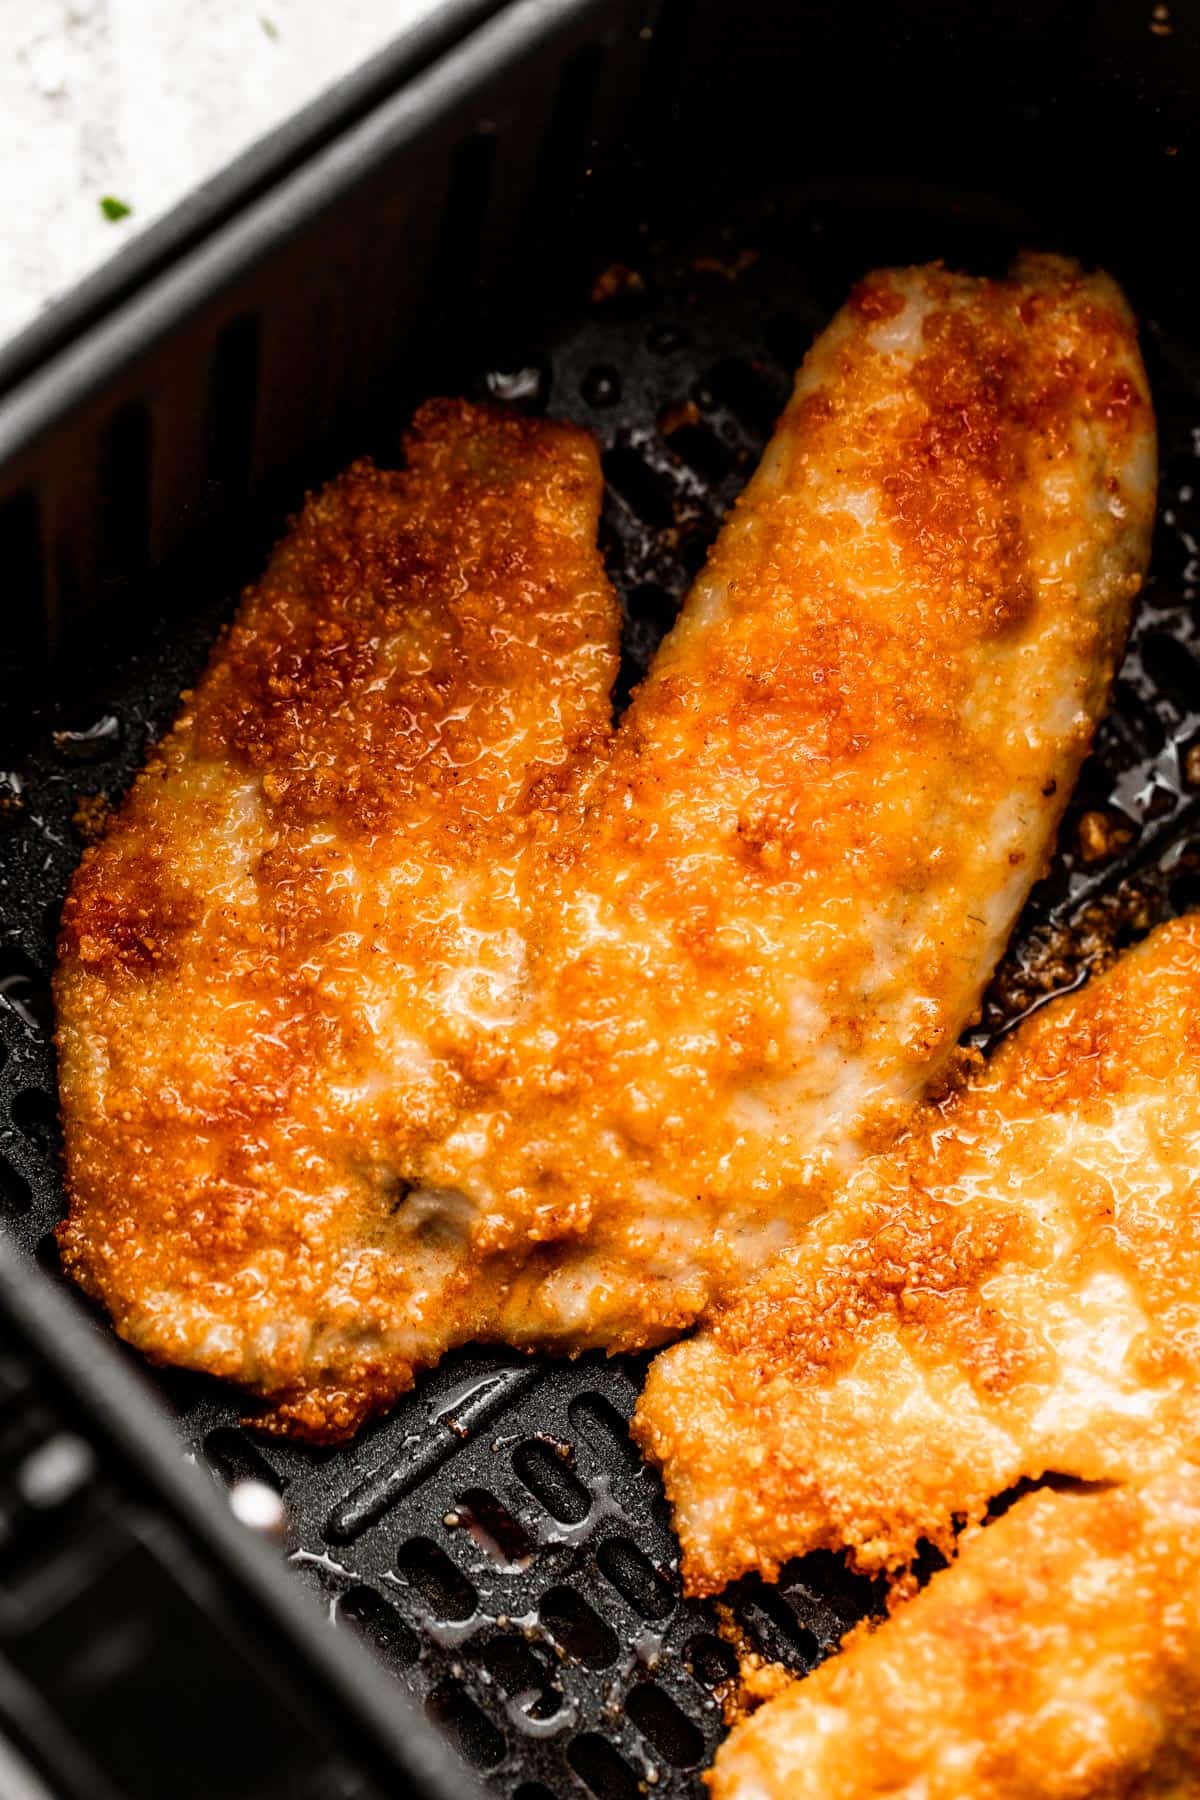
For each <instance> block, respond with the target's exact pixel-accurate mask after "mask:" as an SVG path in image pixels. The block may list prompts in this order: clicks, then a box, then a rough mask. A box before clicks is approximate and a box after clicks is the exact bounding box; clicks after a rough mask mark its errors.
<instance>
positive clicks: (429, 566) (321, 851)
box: [57, 401, 617, 1435]
mask: <svg viewBox="0 0 1200 1800" xmlns="http://www.w3.org/2000/svg"><path fill="white" fill-rule="evenodd" d="M599 499H600V473H599V465H598V459H597V456H596V452H595V448H594V445H593V444H592V443H591V441H590V440H589V439H588V438H587V437H585V436H584V434H583V433H581V432H578V431H575V430H573V429H571V428H569V427H566V426H558V425H552V424H547V423H544V422H534V421H527V420H524V419H520V418H517V417H512V416H503V415H500V414H497V413H490V412H484V411H480V410H479V409H476V408H472V407H469V406H466V405H465V404H463V403H461V402H456V401H435V402H432V403H430V404H429V405H427V406H425V407H423V408H422V409H421V412H420V413H419V415H418V417H417V420H416V422H415V425H414V428H413V431H412V433H411V434H410V436H409V439H408V443H407V465H406V467H405V468H404V470H403V471H401V472H399V473H392V472H387V471H383V470H378V469H375V468H373V467H372V466H371V465H370V464H369V463H359V464H356V465H355V466H354V467H353V468H352V469H350V470H348V471H347V473H346V474H345V475H343V476H341V477H340V478H339V479H338V480H337V481H335V482H334V483H332V484H331V485H330V486H329V487H328V488H326V489H325V490H324V492H323V493H321V494H320V495H318V496H317V497H315V498H314V499H312V500H310V502H309V503H308V505H307V507H306V508H305V510H304V512H303V513H302V514H301V516H300V517H299V519H298V520H297V521H296V522H295V524H294V525H293V528H292V530H291V532H290V534H289V536H288V537H287V538H286V539H285V540H284V542H283V544H281V546H280V548H279V550H278V551H277V553H276V555H275V557H274V559H273V561H272V563H271V566H270V568H269V570H268V572H267V574H266V576H265V577H264V578H263V580H262V581H261V582H260V583H259V584H258V585H257V586H256V587H254V588H252V589H251V590H250V592H249V593H248V594H247V596H246V598H245V601H244V603H243V606H242V609H241V611H240V612H239V615H238V617H237V620H236V621H235V623H234V625H233V626H232V628H231V629H230V631H229V632H228V633H227V635H226V636H225V637H224V639H223V640H222V642H221V643H220V644H219V645H218V647H217V649H216V651H215V652H214V655H213V658H212V661H211V663H210V665H209V668H208V670H207V673H206V674H205V676H204V678H203V680H202V681H201V683H200V685H199V688H198V689H197V691H196V693H195V695H194V696H191V697H188V698H187V704H186V709H185V711H184V713H183V715H182V717H181V718H180V720H179V721H178V723H177V724H176V726H175V727H174V729H173V731H172V732H171V733H170V734H169V736H168V737H167V738H166V739H165V740H164V742H163V743H162V745H160V747H159V749H158V750H157V751H156V752H155V754H154V755H153V757H152V758H151V761H150V763H149V765H148V767H147V768H146V769H145V771H144V772H143V774H142V775H141V776H140V777H139V779H138V781H137V783H136V785H135V787H134V789H133V791H132V793H131V794H130V796H129V798H128V799H127V801H126V803H125V805H124V806H123V808H122V809H121V811H120V813H119V814H118V815H117V817H116V819H115V821H114V822H113V824H112V826H111V828H110V830H109V832H108V834H107V836H106V837H105V839H104V841H103V842H102V843H101V844H100V845H99V846H97V847H96V848H94V849H92V850H89V851H88V852H86V853H85V855H84V858H83V861H82V863H81V865H80V868H79V871H78V873H77V875H76V878H75V881H74V883H73V885H72V889H71V893H70V895H69V897H68V900H67V903H66V907H65V910H64V915H63V930H62V941H61V950H60V957H61V960H60V967H59V973H58V980H57V999H58V1009H59V1021H60V1039H59V1042H60V1050H61V1065H62V1096H63V1108H64V1116H65V1123H66V1139H67V1144H66V1147H67V1170H68V1179H69V1184H70V1189H71V1195H72V1214H71V1218H70V1220H69V1221H68V1222H67V1224H66V1225H65V1226H64V1227H63V1229H62V1233H61V1242H62V1248H63V1255H64V1260H65V1261H66V1264H67V1266H68V1268H69V1269H70V1270H71V1271H72V1273H74V1274H75V1275H76V1276H77V1277H78V1278H79V1279H80V1280H81V1281H82V1282H83V1283H84V1285H85V1286H86V1287H87V1288H88V1289H89V1291H90V1292H92V1293H93V1294H95V1295H97V1296H99V1297H100V1298H102V1299H104V1300H105V1302H106V1303H107V1304H108V1305H109V1306H110V1308H111V1309H112V1311H113V1313H114V1317H115V1319H116V1321H117V1324H118V1326H119V1328H120V1329H121V1330H122V1331H123V1332H124V1333H125V1334H126V1335H127V1336H129V1337H131V1338H132V1339H133V1341H134V1342H136V1343H139V1344H140V1345H141V1346H142V1347H143V1348H145V1349H146V1350H147V1351H149V1352H150V1353H151V1354H152V1355H154V1356H157V1357H161V1358H165V1359H168V1360H179V1361H184V1362H187V1363H190V1364H192V1365H193V1366H199V1367H203V1368H208V1369H211V1370H214V1371H216V1372H217V1373H221V1374H228V1375H233V1376H236V1377H238V1378H240V1379H242V1380H245V1381H248V1382H250V1383H252V1384H253V1385H255V1386H258V1387H260V1388H262V1389H264V1390H266V1391H268V1392H275V1393H280V1392H282V1393H285V1394H286V1393H287V1391H288V1390H289V1389H291V1388H293V1387H295V1386H297V1385H299V1386H301V1387H302V1388H303V1389H304V1390H305V1392H304V1394H303V1396H302V1397H301V1398H300V1399H299V1401H298V1404H297V1409H296V1413H295V1417H296V1419H297V1421H298V1423H300V1424H302V1425H303V1427H304V1428H305V1429H307V1430H308V1431H309V1432H310V1433H311V1434H313V1435H343V1434H344V1432H345V1431H346V1430H347V1429H350V1428H352V1427H353V1425H354V1424H355V1423H356V1422H357V1421H358V1420H359V1419H361V1417H362V1416H363V1413H364V1411H366V1410H368V1409H369V1407H370V1404H371V1395H372V1392H373V1391H374V1388H373V1384H374V1383H375V1382H376V1381H377V1380H378V1361H379V1358H378V1352H377V1350H376V1349H375V1348H373V1346H372V1343H371V1337H372V1330H373V1329H375V1330H377V1329H378V1327H379V1325H380V1324H381V1323H386V1322H387V1320H388V1318H389V1309H390V1310H391V1311H393V1312H395V1311H398V1312H399V1313H400V1315H401V1318H402V1317H403V1314H404V1312H405V1310H406V1309H409V1308H410V1307H411V1305H412V1292H411V1290H412V1288H413V1286H414V1285H416V1284H417V1283H419V1279H420V1274H421V1260H422V1258H421V1254H420V1252H419V1251H418V1253H417V1254H415V1255H414V1256H413V1258H412V1263H413V1266H412V1267H411V1268H410V1269H409V1270H408V1271H407V1272H406V1271H405V1270H404V1268H403V1267H401V1268H400V1269H399V1270H398V1271H397V1272H396V1279H395V1280H394V1281H393V1284H392V1286H391V1287H390V1289H389V1288H388V1287H387V1285H386V1283H383V1282H378V1281H377V1280H376V1279H375V1277H376V1271H377V1267H378V1265H379V1264H380V1262H381V1259H382V1258H383V1257H384V1256H386V1255H387V1253H388V1251H389V1249H390V1250H391V1251H392V1253H393V1254H394V1255H395V1256H396V1257H397V1258H398V1259H403V1257H404V1250H405V1244H404V1240H403V1238H402V1237H401V1236H400V1235H399V1224H398V1220H399V1218H400V1215H401V1213H402V1201H403V1196H404V1193H405V1189H406V1183H407V1181H408V1179H409V1173H408V1171H409V1167H410V1165H411V1163H412V1160H413V1158H414V1157H415V1156H416V1154H417V1153H418V1150H419V1147H420V1145H421V1144H422V1142H423V1141H424V1139H425V1138H426V1137H427V1136H428V1135H429V1134H430V1133H436V1132H437V1131H439V1130H442V1129H444V1128H445V1123H446V1121H447V1119H449V1118H450V1117H452V1116H453V1114H454V1111H455V1109H456V1108H457V1107H458V1106H460V1105H461V1103H462V1095H463V1092H464V1085H465V1082H466V1079H467V1078H466V1077H465V1076H464V1067H465V1066H467V1065H468V1064H469V1063H470V1062H471V1059H472V1057H473V1056H474V1055H475V1053H476V1051H475V1040H476V1039H477V1038H486V1037H487V1036H488V1026H489V1021H488V1015H489V1009H492V1010H493V1011H498V1012H499V1013H500V1014H501V1015H505V1014H506V1013H507V1012H508V1011H511V1008H512V1006H513V1004H514V1003H515V1002H514V998H513V990H514V988H515V987H516V986H517V985H519V982H520V979H521V968H520V966H519V962H520V959H519V956H518V954H517V951H516V950H515V949H514V947H513V943H512V942H511V941H510V940H513V938H514V934H515V929H516V924H517V919H518V916H519V914H520V911H521V907H522V904H523V898H522V893H523V890H522V881H523V874H522V861H523V846H524V842H525V830H526V813H527V796H528V795H529V793H530V792H531V790H534V791H535V790H536V789H537V788H538V785H539V783H540V782H541V781H542V780H543V779H544V778H545V775H546V772H547V771H553V770H555V769H557V768H559V767H560V766H561V765H562V764H563V763H564V761H565V760H566V759H567V758H569V757H570V756H572V755H573V754H574V752H575V750H576V748H577V746H578V744H580V743H581V742H585V741H586V740H587V739H588V737H589V736H590V735H592V734H594V733H595V732H596V731H597V730H598V729H601V728H604V727H606V725H607V721H608V708H609V699H608V695H609V688H610V684H611V681H612V677H613V674H614V671H615V661H616V636H617V613H616V608H615V605H614V602H613V598H612V595H611V592H610V590H609V587H608V584H607V582H606V580H605V578H604V574H603V570H602V568H601V566H600V562H599V558H598V556H597V553H596V549H595V531H596V521H597V515H598V511H599ZM426 1260H427V1259H426ZM447 1326H448V1328H449V1329H450V1330H452V1331H453V1330H454V1329H457V1330H458V1331H459V1332H460V1333H461V1332H463V1331H467V1330H469V1328H470V1326H469V1320H463V1321H460V1322H459V1323H458V1324H457V1326H455V1324H454V1322H453V1321H452V1320H450V1319H448V1320H447ZM323 1336H324V1337H325V1338H327V1339H328V1340H329V1341H330V1342H331V1343H332V1344H335V1345H337V1349H336V1352H335V1361H336V1363H337V1373H336V1375H335V1378H334V1380H333V1381H332V1382H331V1383H328V1384H326V1382H325V1381H324V1380H322V1379H321V1368H320V1363H321V1360H322V1359H321V1350H320V1344H321V1340H322V1337H323ZM339 1340H340V1341H339ZM404 1362H405V1352H404V1348H403V1346H402V1345H401V1346H398V1354H397V1355H396V1356H395V1358H394V1364H396V1365H398V1366H393V1367H392V1368H390V1369H389V1371H388V1374H387V1377H386V1392H387V1394H388V1395H389V1396H390V1395H391V1394H392V1393H394V1392H395V1391H396V1388H397V1386H398V1385H403V1383H404V1381H405V1380H406V1379H407V1375H406V1373H405V1368H404ZM314 1363H315V1364H316V1366H315V1367H314V1366H313V1365H314ZM310 1382H312V1384H313V1386H314V1388H315V1390H316V1391H314V1392H309V1391H308V1389H309V1386H310Z"/></svg>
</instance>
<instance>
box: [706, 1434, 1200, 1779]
mask: <svg viewBox="0 0 1200 1800" xmlns="http://www.w3.org/2000/svg"><path fill="white" fill-rule="evenodd" d="M708 1784H709V1791H710V1793H711V1794H712V1796H713V1800H867V1796H872V1800H878V1797H879V1796H882V1795H894V1796H901V1795H903V1796H905V1797H906V1800H917V1797H918V1796H919V1800H963V1796H964V1795H970V1796H971V1800H1194V1796H1195V1795H1196V1794H1198V1793H1200V1469H1197V1468H1195V1467H1188V1466H1186V1465H1185V1466H1184V1467H1182V1468H1179V1469H1177V1470H1175V1471H1173V1472H1171V1473H1170V1474H1167V1475H1163V1476H1160V1477H1159V1478H1158V1479H1157V1480H1155V1481H1154V1482H1152V1483H1151V1484H1150V1485H1149V1486H1147V1487H1146V1488H1145V1489H1144V1490H1142V1491H1140V1492H1139V1491H1137V1490H1136V1489H1132V1488H1124V1489H1110V1490H1108V1491H1105V1492H1100V1493H1082V1494H1078V1493H1050V1492H1042V1493H1037V1494H1030V1495H1029V1496H1028V1497H1027V1498H1026V1499H1024V1500H1020V1501H1018V1503H1017V1504H1016V1505H1015V1506H1014V1507H1013V1508H1012V1509H1011V1511H1010V1512H1008V1513H1006V1514H1005V1515H1004V1517H1003V1518H1001V1519H998V1520H997V1521H996V1522H995V1524H993V1525H989V1526H988V1527H987V1529H986V1530H985V1531H983V1532H980V1533H979V1534H978V1535H977V1536H975V1537H974V1538H972V1540H971V1541H970V1542H969V1543H968V1544H967V1545H966V1547H965V1548H964V1549H963V1551H962V1554H961V1555H960V1556H959V1557H958V1558H957V1560H956V1561H955V1562H954V1563H953V1564H952V1565H951V1567H950V1568H948V1569H944V1570H943V1571H942V1572H941V1573H940V1574H938V1575H935V1576H934V1577H933V1580H932V1581H931V1582H930V1584H929V1586H928V1587H927V1588H926V1589H924V1591H923V1592H922V1593H920V1594H918V1595H917V1597H916V1598H915V1599H914V1600H911V1601H910V1602H909V1603H908V1604H907V1605H906V1606H904V1607H902V1608H901V1609H900V1611H899V1612H898V1613H897V1614H896V1615H895V1616H894V1617H892V1618H891V1619H889V1620H888V1621H887V1622H886V1623H885V1624H883V1625H881V1626H880V1627H879V1628H878V1629H877V1630H874V1631H872V1630H871V1629H870V1628H869V1627H865V1626H860V1627H859V1628H858V1630H856V1631H854V1632H852V1633H851V1635H850V1637H849V1638H848V1639H847V1640H846V1643H845V1646H844V1648H843V1650H842V1652H841V1654H840V1655H838V1656H835V1657H833V1658H832V1659H831V1660H830V1661H829V1662H827V1663H825V1664H823V1665H822V1667H821V1668H819V1669H818V1670H817V1671H816V1673H815V1674H814V1675H811V1676H809V1677H808V1679H807V1680H805V1681H798V1682H795V1683H793V1684H792V1685H791V1686H790V1687H789V1688H787V1689H786V1690H785V1691H784V1692H783V1693H782V1694H780V1695H779V1696H778V1697H777V1698H776V1699H774V1700H772V1701H770V1702H769V1703H768V1704H767V1705H766V1706H764V1707H762V1708H761V1710H760V1711H758V1712H756V1713H755V1714H753V1716H752V1717H751V1718H750V1719H748V1720H747V1721H746V1722H745V1723H744V1724H742V1725H739V1726H738V1727H737V1728H736V1729H735V1730H734V1732H733V1733H732V1735H731V1736H730V1737H729V1739H728V1740H727V1741H726V1743H725V1744H724V1745H723V1746H722V1748H721V1750H720V1751H719V1752H718V1754H717V1760H716V1765H715V1767H714V1769H713V1770H712V1772H711V1773H710V1775H709V1776H708Z"/></svg>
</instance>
